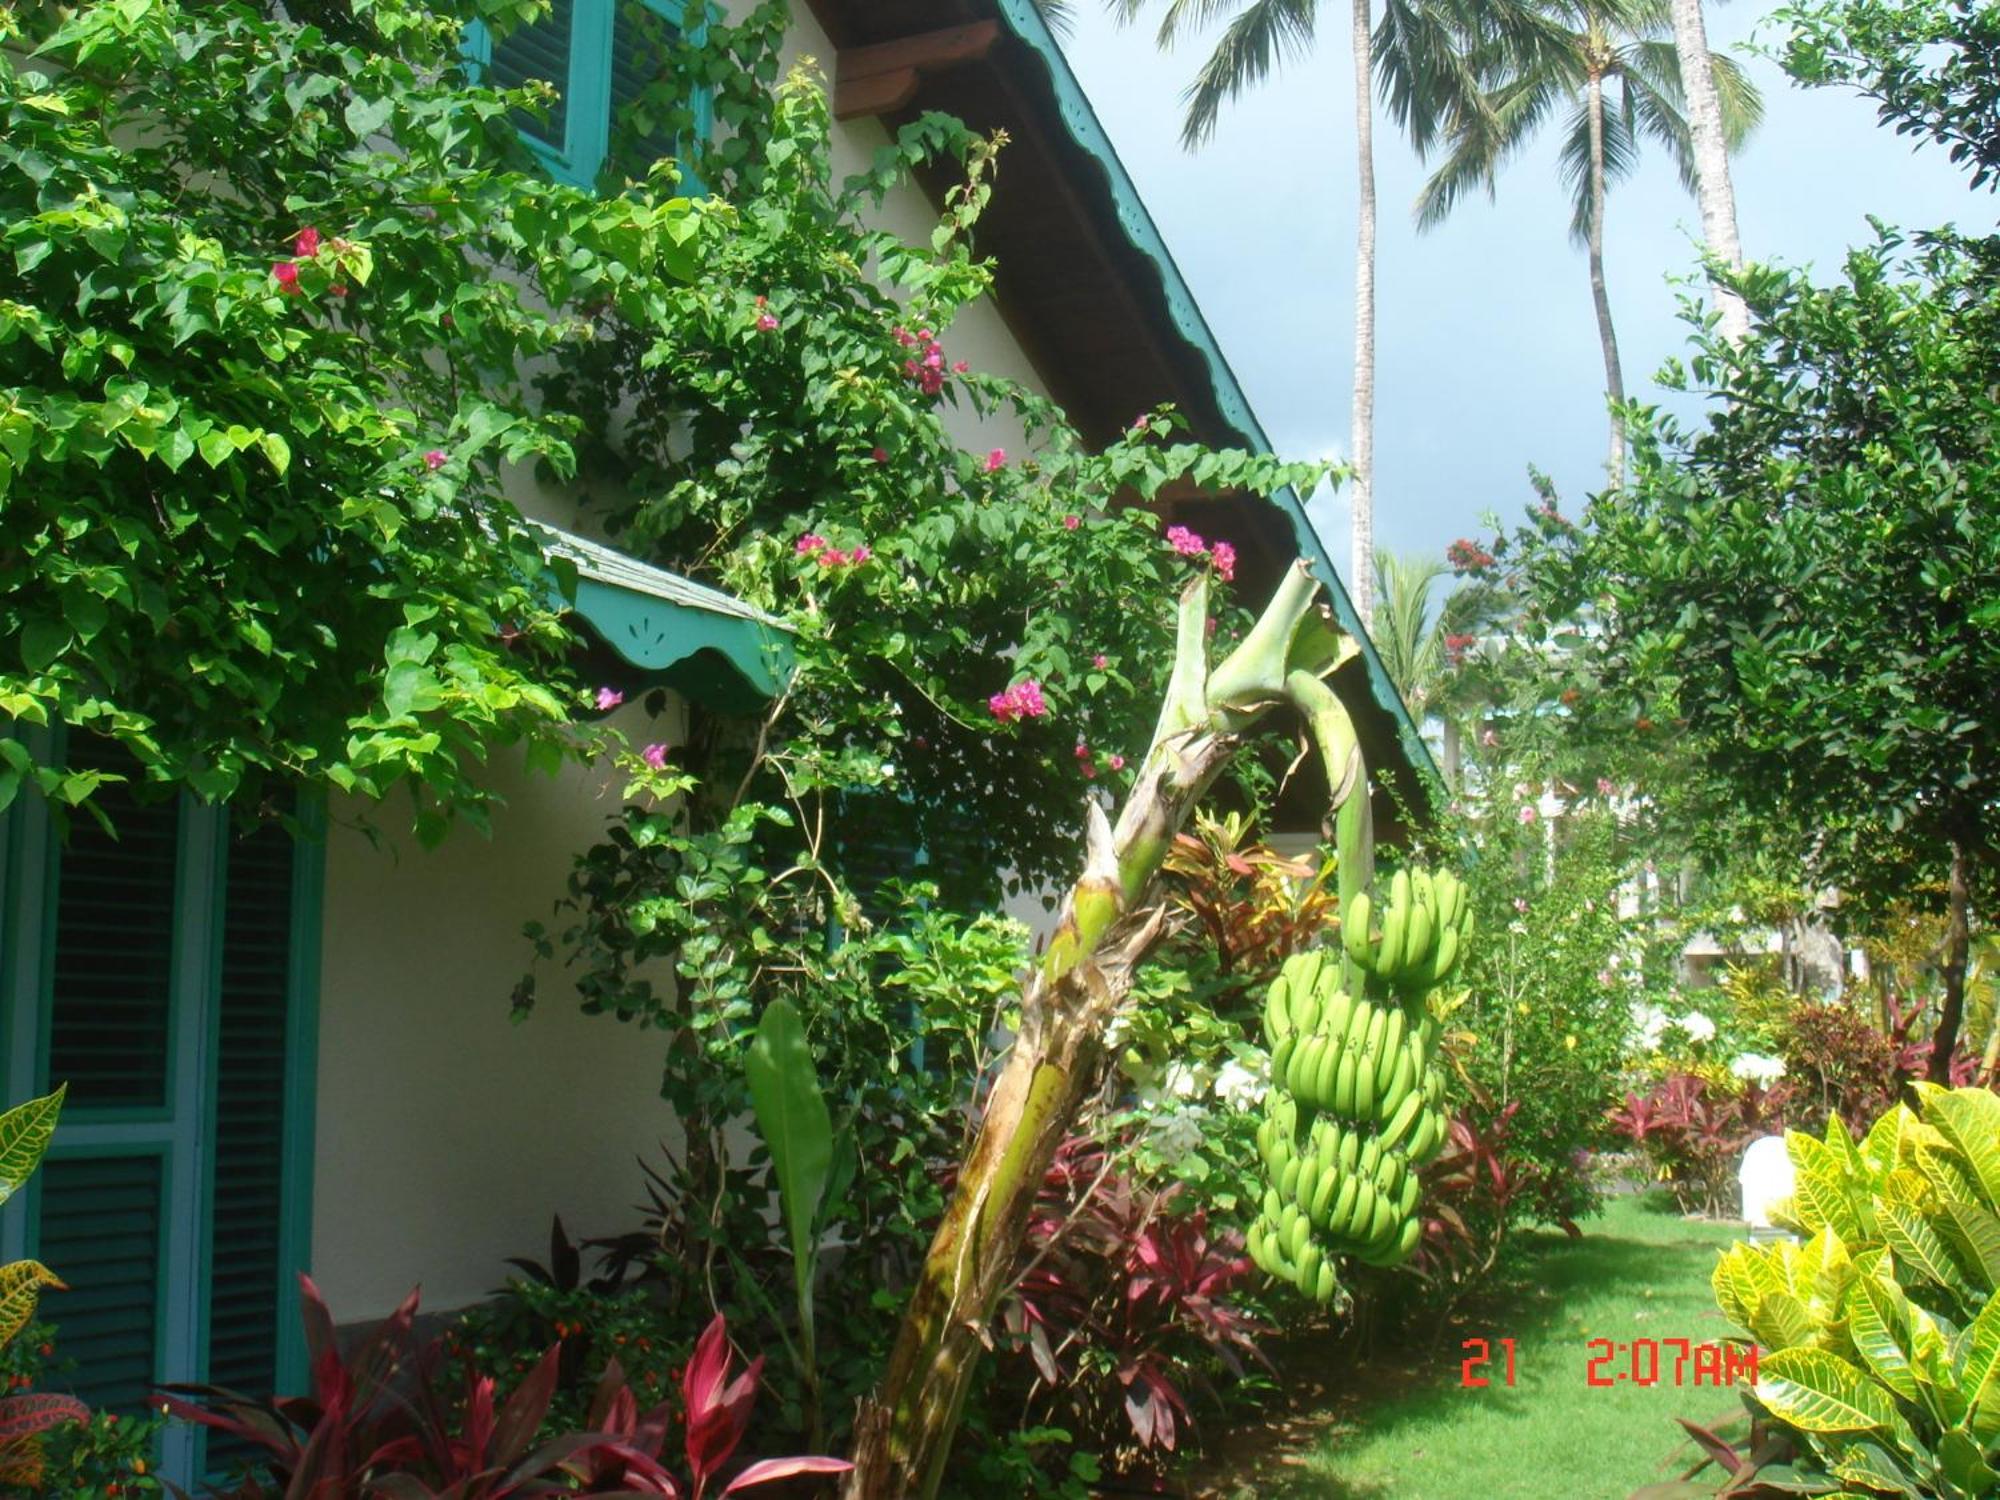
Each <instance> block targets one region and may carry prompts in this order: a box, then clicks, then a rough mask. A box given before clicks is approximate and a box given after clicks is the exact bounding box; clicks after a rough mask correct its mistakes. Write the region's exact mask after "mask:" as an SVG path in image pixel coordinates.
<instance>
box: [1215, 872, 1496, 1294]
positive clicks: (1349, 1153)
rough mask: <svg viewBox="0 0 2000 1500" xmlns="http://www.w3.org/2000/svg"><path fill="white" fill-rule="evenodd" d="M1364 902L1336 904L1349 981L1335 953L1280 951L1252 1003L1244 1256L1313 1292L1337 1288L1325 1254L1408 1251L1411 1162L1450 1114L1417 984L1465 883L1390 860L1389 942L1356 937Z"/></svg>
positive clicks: (1414, 1231) (1419, 1231) (1438, 975)
mask: <svg viewBox="0 0 2000 1500" xmlns="http://www.w3.org/2000/svg"><path fill="white" fill-rule="evenodd" d="M1367 900H1368V898H1367V896H1366V895H1359V896H1357V897H1356V898H1355V900H1354V901H1353V902H1352V903H1350V906H1349V916H1348V922H1349V923H1350V924H1353V926H1351V927H1350V931H1353V930H1355V929H1356V928H1358V930H1359V931H1360V932H1361V933H1362V934H1363V935H1364V937H1363V939H1362V945H1363V946H1364V947H1365V948H1366V951H1367V952H1368V961H1367V962H1363V961H1361V960H1360V959H1359V958H1357V959H1356V967H1357V969H1359V970H1360V971H1361V974H1358V975H1357V976H1356V977H1357V978H1361V977H1362V976H1363V975H1365V976H1366V977H1365V981H1364V982H1363V983H1362V984H1360V985H1359V987H1358V988H1359V990H1360V993H1351V992H1350V991H1349V989H1348V988H1347V987H1346V986H1345V985H1344V984H1343V982H1342V966H1341V963H1340V959H1339V956H1338V955H1337V954H1334V953H1330V952H1328V951H1326V950H1324V949H1319V950H1314V951H1312V952H1308V953H1300V954H1295V955H1294V956H1293V957H1292V958H1290V959H1288V960H1286V962H1285V966H1284V968H1283V970H1282V971H1281V972H1280V973H1279V975H1278V977H1277V979H1276V980H1274V981H1273V982H1272V985H1271V989H1270V992H1269V994H1268V995H1267V996H1266V997H1265V1004H1264V1031H1265V1039H1266V1041H1267V1042H1268V1043H1269V1044H1270V1047H1271V1085H1270V1088H1269V1090H1268V1091H1267V1092H1266V1094H1265V1101H1264V1119H1263V1121H1262V1122H1261V1123H1260V1124H1259V1126H1258V1128H1257V1150H1258V1155H1259V1157H1260V1158H1261V1160H1262V1162H1263V1166H1264V1172H1265V1174H1266V1186H1265V1191H1264V1203H1263V1211H1262V1213H1261V1214H1260V1215H1259V1216H1258V1218H1257V1220H1256V1221H1255V1222H1254V1223H1253V1224H1252V1225H1251V1226H1250V1232H1249V1237H1248V1239H1249V1250H1250V1256H1251V1258H1252V1259H1253V1260H1254V1261H1256V1263H1257V1264H1258V1265H1259V1266H1260V1267H1262V1268H1263V1269H1264V1270H1265V1271H1266V1272H1268V1273H1270V1274H1271V1275H1273V1276H1281V1277H1284V1278H1285V1279H1286V1280H1289V1281H1291V1282H1293V1283H1295V1284H1296V1285H1297V1286H1298V1288H1299V1290H1301V1291H1302V1292H1304V1293H1306V1294H1307V1295H1308V1296H1311V1297H1316V1298H1318V1299H1319V1300H1320V1301H1322V1302H1324V1301H1327V1300H1328V1299H1330V1298H1331V1297H1332V1296H1333V1294H1334V1292H1335V1291H1336V1290H1337V1289H1338V1287H1339V1280H1338V1277H1337V1274H1336V1271H1335V1264H1334V1263H1335V1260H1336V1258H1337V1257H1338V1256H1341V1255H1352V1256H1354V1257H1355V1258H1356V1259H1358V1260H1361V1261H1362V1262H1364V1263H1365V1264H1369V1265H1393V1264H1394V1263H1396V1262H1397V1261H1400V1260H1402V1259H1404V1258H1405V1257H1406V1256H1408V1255H1409V1254H1410V1252H1411V1251H1413V1250H1414V1249H1416V1246H1417V1241H1418V1240H1419V1239H1420V1238H1421V1237H1422V1235H1423V1228H1422V1220H1421V1219H1420V1217H1419V1216H1418V1213H1417V1209H1418V1206H1419V1200H1420V1198H1421V1194H1422V1188H1421V1186H1420V1184H1419V1181H1418V1175H1417V1174H1418V1169H1419V1168H1420V1167H1422V1166H1423V1165H1424V1163H1426V1162H1428V1161H1429V1160H1430V1159H1431V1158H1432V1157H1434V1156H1435V1155H1436V1154H1437V1153H1438V1151H1439V1149H1440V1148H1441V1147H1442V1146H1443V1145H1444V1141H1445V1134H1446V1130H1447V1128H1448V1125H1449V1117H1448V1116H1447V1115H1446V1113H1445V1109H1444V1072H1443V1069H1442V1068H1441V1067H1440V1066H1439V1064H1438V1057H1437V1046H1438V1033H1439V1028H1438V1022H1437V1019H1436V1017H1435V1016H1434V1015H1433V1014H1432V1011H1431V1006H1430V999H1429V996H1430V992H1431V991H1432V990H1433V989H1434V988H1436V987H1437V986H1438V985H1439V984H1440V983H1441V982H1442V981H1443V980H1444V979H1446V978H1448V977H1449V976H1450V974H1451V971H1452V969H1453V968H1454V967H1455V966H1456V963H1457V957H1458V953H1459V951H1460V949H1461V947H1462V945H1463V939H1464V936H1465V934H1466V933H1467V932H1468V931H1469V928H1470V918H1469V916H1468V915H1467V913H1466V910H1465V892H1464V889H1463V887H1462V886H1461V885H1460V884H1459V882H1458V880H1457V878H1456V877H1455V876H1452V875H1450V874H1449V872H1446V873H1444V874H1441V875H1436V876H1433V875H1430V874H1428V873H1422V872H1419V873H1417V874H1415V875H1412V874H1410V873H1409V872H1399V873H1398V874H1397V876H1396V877H1395V880H1394V881H1393V882H1392V884H1391V896H1390V900H1389V906H1388V915H1389V917H1390V918H1391V921H1388V922H1385V928H1386V927H1388V926H1390V925H1392V924H1393V927H1394V929H1395V931H1394V938H1393V944H1394V945H1393V946H1392V944H1391V937H1390V934H1389V932H1388V931H1386V930H1385V932H1384V934H1383V935H1382V937H1381V938H1380V939H1379V940H1371V939H1368V938H1367V937H1366V936H1365V935H1366V933H1367V921H1368V907H1367V905H1366V903H1367ZM1357 917H1358V918H1359V922H1358V923H1357V922H1356V920H1355V919H1356V918H1357ZM1349 941H1350V945H1352V944H1353V942H1354V940H1353V939H1352V938H1350V940H1349ZM1447 946H1448V948H1449V951H1448V952H1447V951H1446V948H1447ZM1352 951H1353V948H1352V946H1350V949H1349V952H1350V954H1352Z"/></svg>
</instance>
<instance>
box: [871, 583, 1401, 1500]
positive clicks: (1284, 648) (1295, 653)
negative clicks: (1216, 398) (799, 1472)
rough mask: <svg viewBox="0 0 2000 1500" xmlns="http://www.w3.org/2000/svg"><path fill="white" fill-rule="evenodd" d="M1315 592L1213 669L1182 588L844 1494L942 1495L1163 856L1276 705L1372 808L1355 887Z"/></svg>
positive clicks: (1141, 935) (1199, 595)
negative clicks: (1164, 679)
mask: <svg viewBox="0 0 2000 1500" xmlns="http://www.w3.org/2000/svg"><path fill="white" fill-rule="evenodd" d="M1318 593H1319V585H1318V584H1317V582H1315V581H1314V579H1313V577H1312V575H1311V573H1310V572H1309V571H1308V570H1307V568H1306V566H1305V564H1304V563H1300V564H1298V565H1296V566H1295V568H1294V569H1293V570H1292V571H1291V572H1290V573H1288V574H1287V575H1286V577H1285V580H1284V582H1283V583H1282V584H1281V585H1280V586H1279V588H1278V591H1277V593H1276V594H1275V595H1274V596H1273V597H1272V599H1271V602H1270V604H1269V606H1267V608H1266V609H1265V611H1264V613H1263V615H1262V616H1261V617H1260V618H1259V620H1258V622H1257V624H1256V625H1255V626H1254V627H1253V628H1252V630H1251V632H1250V634H1249V635H1248V636H1247V637H1245V639H1244V640H1243V642H1242V644H1241V645H1240V646H1238V647H1237V649H1236V650H1235V651H1234V652H1233V653H1232V654H1231V655H1230V656H1229V657H1228V658H1227V659H1226V660H1224V661H1223V662H1222V663H1221V664H1220V665H1219V666H1217V667H1216V668H1215V669H1214V671H1213V672H1211V671H1210V670H1209V668H1208V659H1207V651H1206V635H1207V630H1206V625H1207V617H1208V580H1207V578H1206V576H1203V577H1200V578H1197V579H1196V580H1195V581H1194V582H1192V583H1190V584H1189V585H1188V587H1187V588H1186V590H1185V591H1184V592H1183V593H1182V595H1181V599H1180V610H1179V616H1178V623H1177V628H1176V643H1175V654H1174V669H1173V675H1172V678H1171V680H1170V682H1169V684H1168V690H1167V698H1166V702H1165V704H1164V705H1163V706H1162V708H1161V711H1160V720H1159V724H1158V727H1157V728H1156V729H1155V730H1154V732H1153V743H1152V746H1151V748H1150V749H1149V750H1148V751H1147V753H1146V757H1145V759H1144V761H1143V762H1142V763H1141V765H1140V770H1139V774H1138V777H1137V780H1136V782H1135V783H1134V785H1133V787H1132V791H1131V793H1130V795H1129V796H1128V797H1127V799H1126V801H1125V804H1124V806H1123V808H1122V809H1121V810H1120V811H1119V815H1118V820H1117V824H1116V826H1115V827H1114V826H1113V825H1112V823H1111V822H1110V820H1109V819H1108V818H1107V817H1106V815H1105V813H1104V811H1103V809H1102V808H1101V807H1100V806H1099V805H1098V804H1097V803H1096V802H1094V801H1093V802H1091V803H1090V804H1089V805H1088V807H1087V822H1086V831H1085V850H1086V858H1085V862H1084V869H1083V874H1082V876H1081V878H1080V879H1078V880H1077V882H1076V884H1075V885H1074V886H1073V887H1072V888H1071V890H1070V892H1069V895H1068V898H1067V900H1066V901H1065V904H1064V907H1063V914H1062V918H1061V921H1060V924H1059V925H1058V927H1057V929H1056V932H1055V935H1054V936H1053V937H1052V938H1051V939H1050V941H1049V944H1048V947H1047V948H1046V950H1045V951H1044V953H1043V955H1042V957H1041V959H1040V960H1039V961H1038V962H1037V963H1036V964H1035V965H1034V967H1032V968H1031V969H1030V970H1029V971H1028V973H1027V975H1026V976H1025V977H1024V979H1023V981H1022V988H1021V1019H1020V1031H1019V1034H1018V1035H1017V1036H1016V1038H1015V1040H1014V1045H1013V1048H1012V1050H1011V1052H1010V1053H1009V1054H1008V1058H1007V1062H1006V1065H1005V1067H1004V1068H1003V1069H1002V1071H1001V1073H1000V1076H999V1078H998V1079H997V1080H996V1081H995V1083H994V1085H993V1089H992V1093H991V1096H990V1097H989V1098H988V1100H987V1103H986V1109H985V1113H984V1114H983V1116H982V1117H981V1120H980V1125H979V1130H978V1134H977V1135H976V1136H975V1138H974V1140H973V1143H972V1145H971V1147H970V1149H969V1151H968V1152H967V1155H966V1158H965V1160H964V1162H963V1163H962V1164H961V1166H960V1169H959V1173H958V1186H957V1189H956V1191H955V1192H954V1194H953V1196H952V1200H951V1202H950V1204H949V1205H948V1206H947V1207H946V1209H945V1215H944V1219H943V1222H942V1223H941V1224H940V1225H939V1227H938V1231H937V1235H936V1237H935V1238H934V1239H933V1240H932V1241H931V1246H930V1250H929V1252H928V1253H927V1255H926V1256H925V1259H924V1264H923V1268H922V1271H921V1273H920V1275H919V1277H918V1281H917V1286H916V1290H915V1293H914V1295H913V1296H912V1298H911V1302H910V1307H909V1311H908V1312H907V1313H906V1314H905V1316H904V1319H903V1324H902V1327H901V1329H900V1331H899V1333H898V1336H897V1340H896V1347H895V1350H894V1353H893V1354H892V1355H891V1357H890V1361H889V1367H888V1371H887V1374H886V1375H885V1377H884V1379H883V1384H882V1386H881V1389H880V1390H879V1392H878V1393H877V1394H876V1396H875V1398H874V1399H873V1400H871V1401H868V1402H865V1403H863V1406H862V1409H861V1412H860V1415H859V1420H858V1422H857V1424H856V1431H855V1449H854V1469H853V1471H852V1472H851V1473H850V1474H849V1475H848V1477H847V1480H846V1482H845V1487H844V1489H843V1491H842V1494H843V1496H844V1497H845V1500H918V1497H922V1500H931V1497H933V1496H935V1495H936V1494H937V1491H938V1485H939V1481H940V1479H941V1478H942V1475H943V1472H944V1465H945V1462H946V1460H947V1459H948V1458H949V1457H950V1454H951V1446H952V1439H953V1437H954V1435H955V1434H956V1433H957V1430H958V1424H959V1419H960V1416H961V1413H962V1409H963V1406H964V1402H965V1395H966V1391H967V1389H968V1388H969V1386H970V1384H971V1381H972V1376H973V1373H974V1370H975V1367H976V1365H977V1362H978V1360H979V1357H980V1354H981V1352H982V1351H983V1350H984V1348H985V1347H986V1346H987V1328H988V1324H989V1320H990V1319H991V1318H992V1316H993V1313H994V1309H995V1307H996V1305H997V1304H998V1302H999V1300H1000V1298H1001V1296H1002V1295H1003V1294H1004V1292H1005V1290H1006V1288H1007V1285H1008V1283H1009V1280H1010V1279H1011V1277H1012V1276H1013V1275H1014V1272H1015V1270H1016V1268H1017V1261H1018V1256H1019V1253H1020V1246H1021V1240H1022V1237H1023V1235H1024V1233H1025V1232H1026V1228H1027V1223H1028V1217H1029V1214H1030V1211H1031V1210H1032V1208H1033V1206H1034V1202H1035V1196H1036V1193H1037V1192H1038V1191H1039V1189H1040V1187H1041V1185H1042V1182H1043V1179H1044V1178H1045V1177H1046V1176H1047V1173H1048V1170H1049V1165H1050V1163H1051V1162H1052V1161H1053V1160H1054V1158H1055V1152H1056V1148H1057V1146H1058V1145H1059V1144H1060V1143H1061V1142H1062V1140H1063V1139H1064V1137H1065V1136H1067V1135H1068V1134H1069V1133H1070V1131H1071V1129H1072V1128H1073V1126H1074V1123H1075V1120H1076V1116H1077V1114H1078V1112H1079V1110H1080V1109H1081V1107H1082V1105H1083V1102H1084V1100H1085V1099H1086V1098H1087V1097H1088V1096H1089V1095H1090V1094H1091V1093H1092V1092H1093V1090H1094V1089H1095V1086H1096V1084H1097V1082H1098V1079H1099V1077H1100V1074H1101V1070H1102V1068H1103V1065H1104V1060H1105V1055H1106V1045H1105V1032H1106V1030H1107V1028H1108V1027H1109V1025H1110V1023H1111V1021H1112V1018H1113V1017H1114V1016H1115V1015H1116V1013H1117V1011H1118V1009H1119V1006H1120V1004H1121V1003H1122V1002H1123V1000H1124V998H1125V996H1126V994H1127V993H1128V992H1129V990H1130V988H1131V984H1132V978H1133V974H1134V971H1135V970H1136V969H1137V967H1138V965H1139V963H1140V961H1141V960H1142V959H1143V958H1144V956H1145V954H1146V952H1147V950H1148V949H1149V948H1150V947H1151V946H1152V944H1153V942H1154V941H1155V939H1156V938H1158V936H1159V935H1160V931H1161V927H1162V924H1163V922H1164V919H1165V908H1164V906H1163V905H1162V904H1161V902H1160V900H1159V898H1158V895H1157V893H1156V890H1155V877H1156V876H1157V875H1158V873H1159V869H1160V865H1161V862H1162V861H1163V860H1164V859H1165V857H1166V854H1167V851H1168V850H1169V848H1170V847H1171V846H1172V844H1173V841H1174V837H1175V835H1176V834H1178V833H1179V832H1180V830H1181V828H1182V827H1183V826H1184V825H1185V824H1186V822H1187V820H1188V818H1189V817H1190V816H1191V815H1192V813H1193V811H1194V808H1195V806H1196V805H1197V804H1198V803H1199V802H1200V800H1201V798H1202V795H1203V794H1204V793H1205V792H1206V791H1207V789H1208V787H1209V785H1210V784H1211V783H1212V782H1213V781H1214V780H1215V778H1216V776H1217V775H1218V774H1219V773H1220V772H1221V771H1222V769H1223V768H1224V767H1225V766H1226V765H1227V764H1228V761H1229V759H1230V757H1231V756H1232V755H1233V754H1234V753H1235V752H1236V750H1237V748H1238V747H1239V746H1240V745H1241V743H1242V741H1243V737H1244V736H1245V734H1246V733H1247V732H1248V731H1249V730H1251V729H1252V728H1254V727H1255V725H1256V724H1257V723H1258V721H1259V720H1261V719H1262V718H1263V717H1264V715H1265V714H1266V713H1268V712H1269V711H1270V710H1271V709H1273V708H1276V707H1278V706H1280V705H1284V704H1290V705H1291V706H1293V707H1295V708H1297V709H1298V710H1299V711H1300V712H1301V713H1302V714H1303V715H1304V716H1305V718H1306V721H1307V724H1308V725H1309V727H1310V728H1311V730H1312V733H1313V735H1314V738H1315V739H1316V741H1317V742H1318V747H1319V751H1320V756H1321V759H1322V761H1323V762H1324V763H1325V766H1326V769H1327V780H1328V783H1329V785H1330V786H1331V787H1332V789H1333V796H1334V800H1335V805H1336V807H1337V808H1338V809H1340V810H1341V811H1342V812H1345V811H1346V810H1347V809H1348V808H1350V807H1354V806H1356V805H1360V808H1361V810H1360V811H1356V812H1354V813H1351V814H1349V815H1348V817H1347V818H1346V819H1345V820H1344V821H1343V820H1340V819H1338V818H1337V820H1336V821H1337V826H1338V827H1339V828H1340V830H1341V834H1342V840H1343V847H1342V849H1341V854H1342V862H1343V869H1342V884H1343V890H1344V889H1345V887H1346V882H1347V880H1348V879H1349V878H1350V877H1349V875H1348V872H1347V870H1346V869H1345V862H1346V856H1347V854H1348V849H1347V847H1346V842H1347V841H1348V840H1350V839H1352V840H1355V841H1357V844H1356V847H1357V849H1359V848H1360V847H1361V841H1365V838H1366V829H1367V824H1366V821H1365V804H1366V802H1367V800H1368V788H1367V775H1366V771H1365V768H1364V767H1363V765H1362V761H1361V754H1360V749H1359V746H1358V744H1357V743H1356V739H1355V734H1354V726H1353V723H1352V721H1351V720H1350V719H1349V718H1348V716H1347V714H1346V712H1345V710H1343V709H1342V708H1341V706H1340V703H1339V700H1338V699H1337V698H1336V697H1335V696H1334V694H1333V692H1332V690H1331V689H1329V688H1328V687H1327V686H1326V682H1325V679H1326V677H1327V676H1328V675H1329V674H1330V673H1331V672H1332V671H1333V670H1334V669H1335V668H1336V667H1338V666H1339V665H1340V664H1341V663H1342V662H1343V661H1345V660H1347V659H1348V657H1349V656H1351V655H1352V654H1353V653H1354V651H1355V649H1356V648H1355V645H1354V643H1353V642H1352V641H1351V640H1349V639H1348V638H1346V637H1345V636H1344V635H1342V634H1341V633H1340V632H1339V631H1338V630H1337V629H1336V628H1335V627H1334V626H1333V624H1332V623H1331V618H1332V617H1331V613H1330V611H1328V610H1327V609H1326V607H1325V605H1324V604H1323V603H1321V602H1318V600H1317V596H1318ZM1362 857H1363V858H1365V852H1364V854H1363V855H1362Z"/></svg>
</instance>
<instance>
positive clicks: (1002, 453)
mask: <svg viewBox="0 0 2000 1500" xmlns="http://www.w3.org/2000/svg"><path fill="white" fill-rule="evenodd" d="M1005 467H1007V450H1006V449H1005V448H995V449H994V450H993V451H992V452H991V453H989V454H987V455H986V472H987V473H989V474H991V473H993V472H994V471H995V470H996V469H1004V468H1005Z"/></svg>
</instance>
